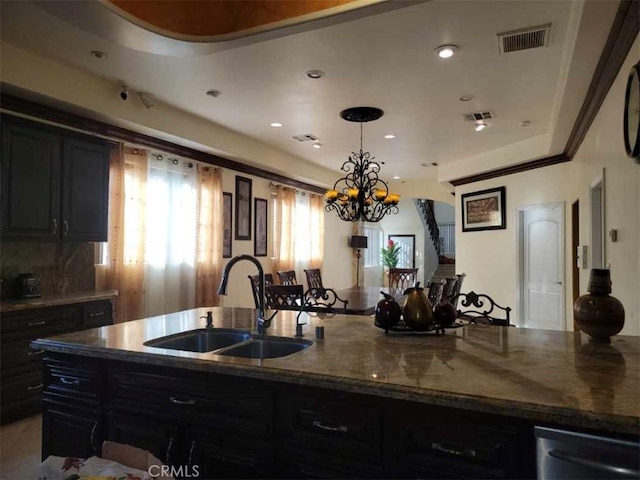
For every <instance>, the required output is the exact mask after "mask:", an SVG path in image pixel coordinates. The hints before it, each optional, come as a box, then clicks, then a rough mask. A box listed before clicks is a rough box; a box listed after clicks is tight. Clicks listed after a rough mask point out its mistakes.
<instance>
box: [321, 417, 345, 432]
mask: <svg viewBox="0 0 640 480" xmlns="http://www.w3.org/2000/svg"><path fill="white" fill-rule="evenodd" d="M312 425H313V427H314V428H319V429H320V430H326V431H327V432H343V433H347V432H348V431H349V427H347V426H346V425H338V426H335V427H334V426H333V425H325V424H323V423H322V422H321V421H320V420H314V421H313V423H312Z"/></svg>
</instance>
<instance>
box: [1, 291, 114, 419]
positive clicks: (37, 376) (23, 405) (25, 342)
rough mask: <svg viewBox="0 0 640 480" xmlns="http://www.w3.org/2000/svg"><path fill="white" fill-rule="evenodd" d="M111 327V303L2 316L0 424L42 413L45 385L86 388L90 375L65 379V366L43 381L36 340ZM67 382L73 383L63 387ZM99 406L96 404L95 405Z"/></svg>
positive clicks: (41, 354)
mask: <svg viewBox="0 0 640 480" xmlns="http://www.w3.org/2000/svg"><path fill="white" fill-rule="evenodd" d="M92 315H93V316H92ZM111 323H113V317H112V304H111V301H109V300H98V301H92V302H86V303H77V304H71V305H63V306H56V307H46V308H35V309H30V310H22V311H16V312H7V313H3V314H2V315H1V316H0V329H1V331H2V336H0V388H1V389H2V395H1V396H0V423H2V424H5V423H8V422H12V421H14V420H18V419H20V418H24V417H28V416H29V415H33V414H35V413H38V412H39V411H40V410H41V405H42V401H41V398H42V392H43V383H46V384H48V385H51V388H55V385H56V384H59V385H58V387H59V388H63V387H67V388H69V387H72V386H73V383H74V382H79V384H81V385H85V384H86V375H87V373H86V372H85V374H84V375H85V376H84V377H74V376H72V375H69V374H68V372H67V374H66V375H65V370H64V368H65V367H64V366H61V367H59V368H58V370H56V371H55V375H54V374H53V373H51V371H50V370H45V378H43V373H42V358H43V356H44V351H42V350H33V349H31V348H30V344H31V342H32V341H33V340H35V339H36V338H44V337H49V336H52V335H57V334H61V333H67V332H73V331H77V330H82V329H85V328H93V327H100V326H104V325H110V324H111ZM81 371H82V370H81ZM65 381H66V382H71V383H68V384H64V383H60V382H65ZM93 381H96V380H95V378H94V380H93ZM101 382H102V380H100V382H99V383H101ZM79 394H80V395H82V392H79ZM98 403H99V402H98V401H97V400H96V401H95V404H96V405H97V404H98ZM96 405H94V407H95V406H96Z"/></svg>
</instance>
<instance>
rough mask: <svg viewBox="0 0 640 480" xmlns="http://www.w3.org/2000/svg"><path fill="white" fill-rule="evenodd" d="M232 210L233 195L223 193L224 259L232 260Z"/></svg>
mask: <svg viewBox="0 0 640 480" xmlns="http://www.w3.org/2000/svg"><path fill="white" fill-rule="evenodd" d="M232 209H233V195H232V194H231V193H229V192H222V231H223V234H222V258H231V246H232V245H233V237H232V233H231V224H232V223H233V220H232V219H233V217H232V216H231V211H232Z"/></svg>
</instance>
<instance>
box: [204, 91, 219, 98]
mask: <svg viewBox="0 0 640 480" xmlns="http://www.w3.org/2000/svg"><path fill="white" fill-rule="evenodd" d="M205 93H206V94H207V95H209V96H210V97H213V98H218V97H219V96H220V95H222V92H221V91H220V90H207V91H206V92H205Z"/></svg>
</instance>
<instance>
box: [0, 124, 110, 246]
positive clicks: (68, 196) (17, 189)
mask: <svg viewBox="0 0 640 480" xmlns="http://www.w3.org/2000/svg"><path fill="white" fill-rule="evenodd" d="M110 148H111V145H110V144H109V143H106V142H103V141H101V140H99V139H96V138H92V137H89V136H86V135H80V134H77V133H73V132H68V133H67V132H65V131H64V130H62V129H59V128H55V127H50V126H48V125H44V124H41V123H37V122H32V121H29V120H25V119H22V118H17V117H12V116H9V115H3V116H2V231H1V233H2V237H3V238H15V239H24V240H28V239H41V240H42V239H45V240H46V239H50V240H60V239H63V240H74V241H89V242H105V241H107V217H108V203H109V202H108V201H109V198H108V196H109V192H108V190H109V151H110Z"/></svg>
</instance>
